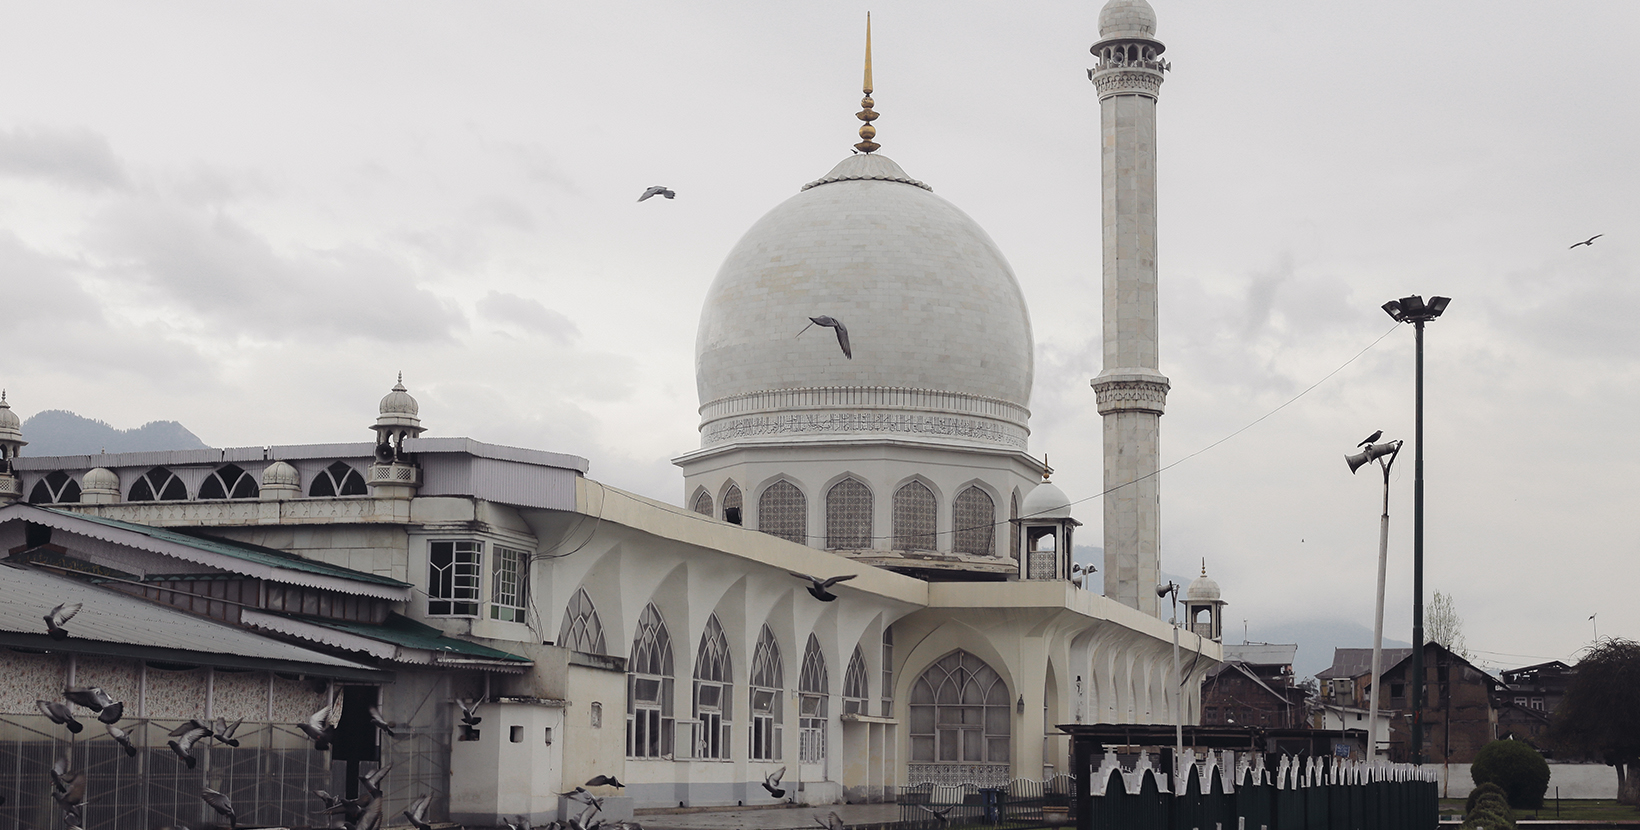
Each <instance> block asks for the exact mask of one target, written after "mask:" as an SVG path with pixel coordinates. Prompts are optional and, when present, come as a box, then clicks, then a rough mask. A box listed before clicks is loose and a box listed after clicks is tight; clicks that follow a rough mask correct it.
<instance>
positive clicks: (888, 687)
mask: <svg viewBox="0 0 1640 830" xmlns="http://www.w3.org/2000/svg"><path fill="white" fill-rule="evenodd" d="M882 715H883V717H885V718H892V717H894V631H893V630H892V629H890V628H888V627H886V626H885V627H884V628H883V712H882Z"/></svg>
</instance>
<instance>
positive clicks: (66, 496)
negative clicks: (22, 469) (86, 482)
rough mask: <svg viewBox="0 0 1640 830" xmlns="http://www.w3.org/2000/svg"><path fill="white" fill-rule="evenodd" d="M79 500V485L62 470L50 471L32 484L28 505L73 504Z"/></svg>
mask: <svg viewBox="0 0 1640 830" xmlns="http://www.w3.org/2000/svg"><path fill="white" fill-rule="evenodd" d="M79 500H80V483H79V482H77V481H75V480H74V477H73V476H71V475H69V474H68V473H67V471H64V470H52V471H51V472H49V473H46V474H45V477H44V478H41V479H40V480H39V481H36V482H35V483H34V489H33V490H31V491H29V495H28V503H29V504H75V503H77V502H79Z"/></svg>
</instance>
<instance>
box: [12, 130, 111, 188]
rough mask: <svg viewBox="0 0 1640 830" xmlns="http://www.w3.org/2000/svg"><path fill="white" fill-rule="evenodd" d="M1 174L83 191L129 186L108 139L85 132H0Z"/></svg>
mask: <svg viewBox="0 0 1640 830" xmlns="http://www.w3.org/2000/svg"><path fill="white" fill-rule="evenodd" d="M0 173H5V174H9V175H13V176H20V177H25V178H36V179H44V180H47V181H51V182H55V183H58V184H63V185H67V186H70V187H75V188H80V189H83V190H123V189H125V188H126V187H127V186H128V185H129V178H128V176H127V175H126V171H125V167H124V165H123V164H122V163H121V162H120V160H119V159H118V158H117V157H115V155H114V151H113V148H111V147H110V146H109V144H108V139H106V138H104V137H103V136H101V135H99V134H97V133H94V132H92V131H90V130H87V129H83V128H70V129H57V128H51V127H42V126H23V127H17V128H15V129H11V130H0Z"/></svg>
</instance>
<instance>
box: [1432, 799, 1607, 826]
mask: <svg viewBox="0 0 1640 830" xmlns="http://www.w3.org/2000/svg"><path fill="white" fill-rule="evenodd" d="M1463 805H1464V800H1463V799H1461V798H1443V799H1441V815H1443V816H1449V815H1463ZM1510 817H1511V818H1513V819H1514V820H1516V821H1520V820H1521V819H1555V818H1561V819H1568V820H1573V821H1611V820H1628V821H1640V807H1631V806H1629V805H1627V804H1618V803H1617V801H1616V800H1614V799H1610V798H1575V799H1574V798H1563V799H1561V800H1560V813H1559V815H1556V814H1555V800H1554V799H1553V798H1545V799H1544V800H1543V806H1542V807H1540V808H1538V809H1536V810H1514V811H1511V813H1510Z"/></svg>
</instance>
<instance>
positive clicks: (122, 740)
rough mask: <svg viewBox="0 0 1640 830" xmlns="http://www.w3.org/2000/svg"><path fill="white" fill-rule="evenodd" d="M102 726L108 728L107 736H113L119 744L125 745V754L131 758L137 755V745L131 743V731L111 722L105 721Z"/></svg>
mask: <svg viewBox="0 0 1640 830" xmlns="http://www.w3.org/2000/svg"><path fill="white" fill-rule="evenodd" d="M103 727H104V728H105V729H107V730H108V737H110V738H113V739H114V740H115V741H116V742H117V743H119V745H120V746H123V747H125V754H126V755H129V756H131V757H132V758H135V757H137V747H136V746H135V745H134V744H132V743H131V733H129V732H127V731H125V730H124V729H121V728H119V727H118V726H115V725H114V724H112V723H105V724H103Z"/></svg>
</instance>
